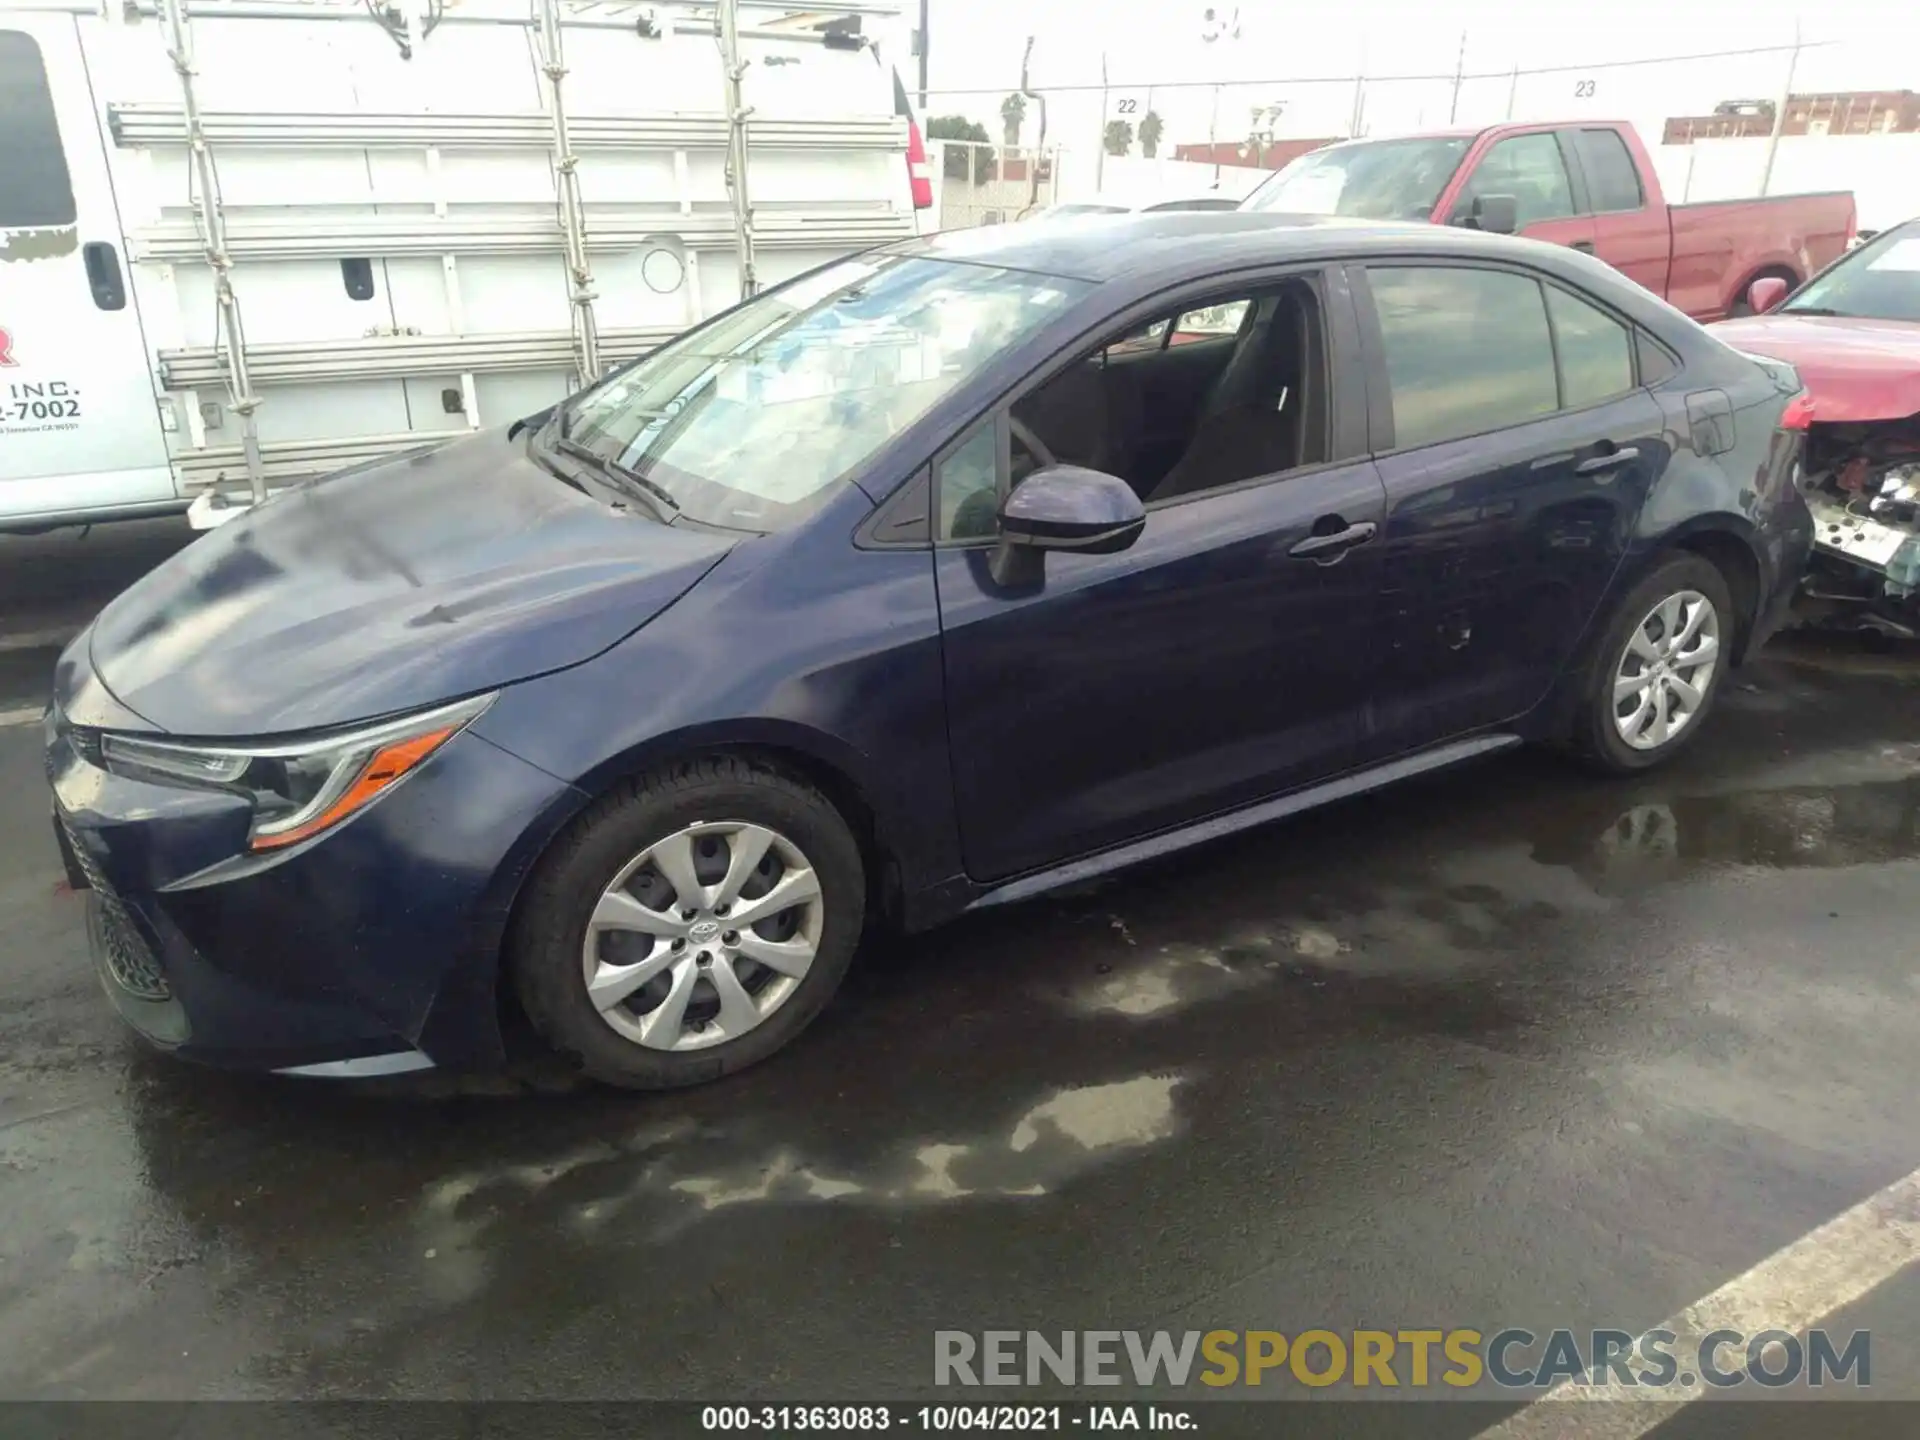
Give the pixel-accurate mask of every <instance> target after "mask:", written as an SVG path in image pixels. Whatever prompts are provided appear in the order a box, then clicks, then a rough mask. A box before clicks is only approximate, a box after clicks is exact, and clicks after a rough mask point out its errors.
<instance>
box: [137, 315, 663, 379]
mask: <svg viewBox="0 0 1920 1440" xmlns="http://www.w3.org/2000/svg"><path fill="white" fill-rule="evenodd" d="M677 333H678V332H677V331H676V330H674V329H672V328H659V329H612V330H602V331H601V332H600V335H599V340H600V360H601V363H602V364H605V365H621V364H625V363H626V362H627V361H629V360H633V359H637V358H638V357H639V356H641V355H644V354H646V352H647V351H649V350H651V349H653V347H654V346H656V345H659V344H661V343H662V342H664V341H666V340H670V339H672V338H673V336H674V335H675V334H677ZM573 343H574V342H573V337H572V336H571V335H569V334H568V333H567V332H566V331H564V330H553V331H531V332H523V333H519V334H495V335H486V334H480V335H393V336H385V335H382V336H374V337H370V338H368V339H364V340H321V341H313V342H295V343H281V344H264V345H253V346H249V347H248V350H247V360H248V363H249V365H250V367H251V369H250V373H251V375H252V377H253V381H254V383H255V384H256V385H293V384H300V383H302V382H305V381H316V382H318V381H336V380H390V379H404V378H405V377H407V376H410V375H457V374H460V373H462V372H465V373H467V374H472V375H481V374H499V373H501V372H505V371H514V370H558V369H561V368H563V367H565V366H567V365H569V364H571V363H572V361H573V358H574V349H573ZM160 375H161V379H162V380H163V381H164V382H165V384H166V387H167V389H169V390H197V389H204V388H207V387H209V386H217V385H220V384H222V383H224V382H225V379H226V371H225V370H224V369H223V368H222V366H221V362H220V352H219V350H218V349H217V348H215V347H214V346H211V345H205V346H195V347H188V348H182V349H178V350H162V351H161V352H160Z"/></svg>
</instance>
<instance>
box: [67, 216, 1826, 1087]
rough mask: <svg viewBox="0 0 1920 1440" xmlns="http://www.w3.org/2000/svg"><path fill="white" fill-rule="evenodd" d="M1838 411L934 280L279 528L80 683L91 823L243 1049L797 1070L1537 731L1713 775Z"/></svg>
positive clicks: (1309, 227) (1628, 304)
mask: <svg viewBox="0 0 1920 1440" xmlns="http://www.w3.org/2000/svg"><path fill="white" fill-rule="evenodd" d="M1806 419H1807V415H1806V406H1805V404H1804V402H1803V400H1802V399H1801V398H1800V396H1799V383H1798V380H1797V379H1796V377H1795V375H1794V373H1793V372H1792V370H1791V369H1789V368H1788V367H1786V366H1784V365H1781V364H1779V363H1777V362H1772V361H1766V360H1759V359H1755V358H1752V357H1749V356H1745V355H1742V354H1739V353H1737V352H1736V351H1734V350H1731V349H1729V348H1728V347H1727V346H1725V345H1723V344H1722V343H1720V342H1719V341H1717V340H1715V339H1714V338H1712V337H1711V336H1709V335H1708V334H1707V333H1706V332H1705V331H1703V330H1701V329H1699V328H1697V327H1696V326H1694V325H1693V324H1692V323H1691V322H1689V321H1688V320H1686V319H1685V318H1684V317H1682V316H1681V315H1680V314H1678V313H1677V312H1676V311H1674V310H1671V309H1669V308H1668V307H1667V306H1666V305H1664V304H1662V303H1661V302H1659V301H1658V300H1655V299H1654V298H1652V297H1651V296H1650V295H1648V294H1647V293H1646V292H1645V291H1643V290H1640V289H1639V288H1637V287H1636V286H1634V285H1632V284H1631V283H1629V282H1628V281H1626V280H1624V279H1623V278H1621V277H1620V276H1618V275H1616V274H1615V273H1614V272H1613V271H1612V270H1610V269H1608V268H1607V267H1606V266H1604V265H1602V264H1600V263H1599V262H1597V261H1594V260H1591V259H1589V258H1587V257H1585V256H1582V255H1579V254H1575V253H1573V252H1571V251H1568V250H1564V249H1558V248H1553V247H1548V246H1544V245H1538V244H1533V243H1529V242H1526V241H1519V240H1509V239H1502V238H1500V237H1497V236H1492V235H1483V234H1478V233H1474V232H1470V231H1464V230H1446V229H1439V228H1433V227H1425V226H1418V227H1400V226H1385V225H1369V224H1364V223H1351V222H1341V221H1332V220H1329V221H1302V220H1291V219H1287V218H1285V217H1276V216H1270V215H1260V214H1184V215H1166V216H1151V217H1124V218H1111V219H1108V218H1097V219H1088V220H1072V221H1061V222H1057V223H1056V222H1049V223H1047V224H1043V225H1021V226H1009V227H1006V228H1004V229H993V230H980V231H972V232H965V233H960V234H953V235H944V236H938V237H935V238H933V239H931V240H925V241H916V242H911V243H908V244H905V245H901V246H898V247H895V248H893V249H890V250H882V251H878V252H873V253H870V254H867V255H863V256H861V257H858V258H855V259H852V260H848V261H845V262H842V263H839V264H835V265H831V266H828V267H826V268H824V269H822V270H818V271H815V272H813V273H811V274H809V275H806V276H803V277H801V278H799V279H797V280H794V281H792V282H791V283H789V284H787V285H784V286H782V287H780V288H779V289H777V290H773V291H770V292H769V293H767V294H765V295H762V296H760V297H758V298H756V299H753V300H750V301H747V302H746V303H744V304H742V305H740V306H738V307H737V308H735V309H733V310H729V311H727V312H726V313H724V314H721V315H719V316H716V317H715V318H714V319H712V320H710V321H708V322H707V323H706V324H704V325H702V326H701V327H699V328H698V329H696V330H693V331H691V332H689V333H688V334H687V335H685V336H683V337H682V338H680V339H679V340H676V341H674V342H673V343H671V344H669V345H666V346H664V347H662V348H661V349H659V350H657V351H655V352H654V353H653V354H651V355H649V356H647V357H646V358H645V359H643V360H640V361H639V362H637V363H635V364H633V365H630V366H628V367H626V368H625V369H623V370H621V371H619V372H617V373H616V374H614V375H612V376H610V377H609V378H608V379H606V380H605V381H604V382H602V383H601V384H600V385H598V386H597V387H595V388H594V389H592V390H590V391H588V392H587V393H585V394H583V395H581V396H579V397H578V398H576V399H574V400H572V401H570V402H568V403H566V404H564V405H562V406H559V407H557V408H556V409H554V410H553V411H551V412H549V413H546V414H542V415H538V416H534V417H531V418H529V419H527V420H525V421H523V422H521V423H519V424H516V425H513V426H510V427H507V428H505V429H500V430H493V431H487V432H482V433H479V434H476V435H474V436H472V437H471V438H467V439H462V440H459V441H457V442H455V443H452V444H448V445H445V446H443V447H441V448H439V449H436V450H432V451H430V452H427V453H420V454H414V455H410V456H405V457H402V458H399V459H394V460H390V461H386V462H383V463H379V464H374V465H369V466H363V467H361V468H359V469H357V470H353V471H348V472H344V473H341V474H339V475H335V476H333V477H330V478H328V479H325V480H323V481H320V482H317V483H312V484H308V485H304V486H301V487H299V488H297V489H293V490H290V491H288V492H286V493H283V494H281V495H279V496H278V497H277V498H275V499H273V500H272V501H270V502H269V503H267V504H266V505H264V506H262V507H259V508H258V509H256V510H254V511H252V512H250V513H248V514H246V515H244V516H242V517H240V518H237V519H235V520H234V521H232V522H230V523H229V524H228V525H226V526H225V527H223V528H222V529H220V530H218V531H217V532H215V533H214V534H212V535H210V536H208V537H207V538H205V539H202V540H201V541H199V542H198V543H197V544H195V545H193V546H192V547H190V548H189V549H187V550H186V551H185V552H183V553H182V554H181V555H180V556H179V557H178V558H176V559H175V560H173V561H172V562H170V563H169V564H167V565H165V566H163V567H162V568H160V569H159V570H157V571H155V572H154V573H153V574H152V575H150V576H149V577H147V578H146V579H145V580H143V581H142V582H141V583H140V584H138V585H136V586H135V587H134V588H133V589H131V590H129V591H128V592H127V593H126V594H125V595H123V596H121V597H120V598H119V599H118V600H116V601H115V602H114V603H113V604H112V605H111V606H109V607H108V609H107V610H106V611H105V613H103V614H102V615H101V616H100V618H99V619H98V620H97V621H96V622H95V624H94V625H93V627H92V628H91V629H90V630H88V631H87V632H86V634H85V635H83V636H82V637H81V638H79V639H78V640H76V641H75V642H74V643H73V645H72V647H71V648H70V649H69V650H68V651H67V653H66V655H65V656H64V657H63V658H62V659H61V661H60V666H59V672H58V676H57V681H56V694H55V699H54V703H53V706H52V708H51V709H50V711H49V713H48V717H47V745H48V773H49V775H50V776H51V778H52V782H53V788H54V795H55V810H56V821H57V824H58V827H59V830H60V832H61V836H62V840H63V844H64V845H65V847H66V853H67V855H68V858H69V861H70V862H71V863H70V869H71V871H72V873H73V875H74V879H75V883H76V885H79V886H86V887H89V888H90V889H91V896H90V901H89V922H88V923H89V926H90V930H91V938H92V948H93V951H94V953H95V955H96V956H97V958H98V964H99V970H100V974H101V976H102V979H103V980H104V982H105V985H106V989H107V993H108V994H109V995H110V996H111V998H112V1000H113V1003H114V1004H115V1005H116V1006H117V1007H118V1008H119V1010H120V1012H121V1013H122V1014H123V1015H124V1016H125V1017H126V1018H127V1019H128V1020H129V1021H130V1022H131V1023H132V1024H133V1025H134V1026H135V1028H137V1029H138V1030H139V1031H141V1032H142V1033H143V1034H145V1035H146V1036H147V1037H149V1038H150V1039H152V1040H154V1041H156V1042H157V1043H159V1044H161V1045H163V1046H166V1047H169V1048H171V1049H174V1050H176V1051H177V1052H178V1053H180V1054H181V1055H184V1056H190V1057H192V1058H195V1059H200V1060H206V1061H212V1062H217V1063H221V1064H232V1065H241V1066H250V1067H259V1068H265V1069H273V1070H282V1071H291V1072H296V1073H309V1074H337V1075H350V1074H378V1073H387V1072H393V1071H398V1070H403V1069H411V1068H417V1067H422V1066H426V1065H443V1066H462V1067H470V1066H484V1065H487V1064H490V1063H497V1062H498V1061H499V1060H500V1058H501V1053H502V1042H501V1034H500V1025H499V1015H500V1011H501V1003H502V1001H503V999H506V1000H511V1001H514V1002H517V1003H518V1004H519V1005H520V1006H522V1007H523V1008H524V1010H525V1012H526V1013H527V1015H528V1016H529V1017H530V1018H531V1020H532V1022H533V1024H534V1026H535V1027H536V1028H537V1029H538V1030H539V1031H540V1033H541V1034H542V1035H543V1036H544V1037H545V1038H546V1040H547V1041H548V1042H550V1043H551V1044H552V1045H553V1046H554V1047H555V1048H556V1049H557V1050H559V1051H561V1052H563V1053H564V1054H566V1055H567V1056H570V1057H571V1058H572V1059H573V1060H574V1061H576V1062H577V1063H578V1064H579V1066H580V1067H581V1068H582V1069H583V1070H585V1071H586V1072H587V1073H589V1074H591V1075H594V1076H597V1077H599V1078H600V1079H602V1080H606V1081H610V1082H613V1083H615V1084H620V1085H631V1086H641V1087H660V1086H673V1085H683V1084H690V1083H693V1082H696V1081H701V1080H707V1079H711V1078H713V1077H715V1076H718V1075H722V1074H725V1073H727V1072H728V1071H731V1070H736V1069H738V1068H739V1067H741V1066H743V1065H747V1064H750V1063H752V1062H754V1061H756V1060H760V1059H763V1058H765V1057H766V1056H768V1055H770V1054H771V1053H772V1052H774V1051H775V1050H777V1049H779V1048H780V1047H781V1046H783V1045H785V1044H786V1043H787V1042H788V1041H790V1040H792V1039H793V1038H794V1036H796V1035H797V1034H798V1033H799V1032H800V1031H801V1030H802V1029H803V1028H805V1026H806V1025H807V1023H808V1021H810V1020H811V1019H812V1018H813V1017H814V1016H815V1015H816V1014H818V1013H819V1011H820V1009H821V1007H822V1006H824V1005H825V1004H826V1003H827V1001H828V1000H829V999H830V998H831V997H832V995H833V993H834V990H835V988H836V987H837V986H838V985H839V984H840V981H841V979H842V977H843V976H844V975H845V974H846V971H847V967H848V963H849V961H850V960H851V958H852V956H853V953H854V949H855V946H856V943H857V942H858V941H859V939H860V936H861V933H862V931H863V930H865V929H867V928H868V927H869V926H873V925H877V924H881V923H888V924H893V925H897V926H902V927H905V928H906V929H909V930H911V929H919V928H922V927H926V926H930V925H934V924H936V923H938V922H940V921H942V920H944V919H947V918H948V917H950V916H953V915H955V914H957V913H958V912H960V911H963V910H972V909H979V908H980V907H982V906H988V905H994V904H998V903H1001V902H1004V901H1009V900H1016V899H1020V898H1023V897H1026V896H1029V895H1033V894H1036V893H1038V892H1040V891H1043V890H1046V889H1048V888H1049V887H1052V886H1056V885H1060V884H1062V883H1065V882H1069V881H1077V880H1082V879H1085V878H1086V877H1088V876H1091V875H1095V874H1098V873H1100V872H1102V871H1107V870H1111V869H1114V868H1116V867H1118V866H1122V865H1126V864H1129V863H1131V862H1134V861H1137V860H1140V859H1142V858H1144V857H1147V856H1150V855H1156V854H1160V853H1163V852H1166V851H1169V850H1172V849H1176V848H1178V847H1180V846H1184V845H1189V844H1192V843H1194V842H1196V841H1199V840H1204V839H1210V838H1214V837H1218V836H1221V835H1225V834H1228V833H1230V832H1233V831H1235V830H1239V829H1242V828H1244V827H1246V826H1250V825H1255V824H1259V823H1261V822H1263V821H1267V820H1272V819H1274V818H1276V817H1279V816H1282V815H1286V814H1290V813H1292V812H1294V811H1298V810H1301V809H1304V808H1306V807H1308V806H1312V805H1317V804H1320V803H1322V802H1324V801H1328V800H1332V799H1335V798H1338V797H1341V796H1349V795H1354V794H1358V793H1360V792H1362V791H1366V790H1370V789H1373V788H1375V787H1378V786H1381V785H1384V784H1386V783H1388V782H1390V781H1393V780H1396V779H1399V778H1401V777H1404V776H1409V775H1413V774H1417V773H1419V772H1422V771H1427V770H1431V769H1434V768H1436V767H1438V766H1442V765H1447V764H1451V763H1454V762H1456V761H1461V760H1465V759H1467V758H1469V757H1472V756H1477V755H1484V754H1486V753H1488V752H1490V751H1496V750H1500V749H1502V748H1504V747H1507V746H1512V745H1518V744H1521V743H1523V742H1526V741H1537V742H1543V743H1550V744H1553V745H1557V746H1559V747H1562V748H1564V749H1565V750H1567V751H1569V752H1572V753H1573V754H1575V755H1577V756H1580V757H1583V758H1584V759H1585V760H1586V761H1588V762H1590V763H1592V764H1595V765H1598V766H1601V767H1603V768H1605V769H1608V770H1612V771H1621V772H1627V771H1637V770H1642V769H1645V768H1646V767H1648V766H1651V765H1655V764H1658V763H1660V762H1662V761H1664V760H1667V759H1669V758H1671V757H1672V756H1673V755H1674V754H1675V753H1677V752H1678V751H1679V750H1681V749H1682V748H1683V747H1685V746H1686V745H1688V744H1689V743H1691V742H1692V741H1694V739H1695V738H1696V737H1697V736H1698V735H1699V733H1700V731H1701V729H1702V727H1703V726H1704V725H1705V724H1706V723H1707V721H1708V718H1709V715H1710V713H1711V711H1712V708H1713V703H1714V697H1715V695H1716V694H1717V693H1718V691H1719V689H1720V687H1721V686H1722V685H1723V684H1724V683H1725V679H1726V675H1727V671H1728V668H1729V667H1730V666H1733V665H1737V664H1738V663H1740V661H1741V660H1742V659H1743V658H1744V657H1745V656H1746V655H1748V654H1749V653H1750V652H1751V651H1752V650H1753V649H1754V647H1755V646H1757V645H1758V644H1759V643H1760V642H1761V641H1762V640H1763V639H1764V638H1765V636H1766V635H1767V634H1768V632H1769V631H1770V630H1771V629H1772V628H1773V627H1774V625H1775V624H1776V623H1777V622H1778V620H1779V619H1780V617H1781V615H1782V613H1783V611H1784V608H1785V606H1786V604H1787V602H1788V600H1789V598H1790V596H1791V593H1792V591H1793V589H1794V587H1795V582H1796V579H1797V577H1798V575H1799V572H1800V569H1801V566H1802V564H1803V562H1804V560H1805V558H1806V555H1807V551H1808V548H1809V544H1810V540H1811V536H1810V525H1809V519H1808V512H1807V509H1806V506H1805V505H1804V503H1803V502H1802V499H1801V496H1800V494H1799V492H1798V490H1797V488H1796V486H1797V481H1798V463H1799V456H1800V451H1801V443H1802V440H1803V436H1804V428H1805V424H1806Z"/></svg>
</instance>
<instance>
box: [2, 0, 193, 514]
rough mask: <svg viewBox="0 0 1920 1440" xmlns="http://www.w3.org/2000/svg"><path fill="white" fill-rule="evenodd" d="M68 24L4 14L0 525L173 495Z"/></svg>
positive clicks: (115, 217)
mask: <svg viewBox="0 0 1920 1440" xmlns="http://www.w3.org/2000/svg"><path fill="white" fill-rule="evenodd" d="M78 23H79V22H78V20H77V18H76V17H74V16H72V15H55V14H23V13H14V12H6V11H0V524H4V523H6V522H7V521H8V520H17V519H21V518H31V517H38V516H54V515H61V514H68V513H74V512H81V513H93V512H97V511H103V510H109V509H112V508H113V507H116V506H128V507H138V506H140V505H142V504H151V503H153V502H156V501H166V500H170V499H171V498H172V497H173V496H174V493H175V491H174V484H173V475H172V471H171V469H170V468H169V466H168V464H167V452H166V441H165V438H164V436H163V435H162V433H161V429H160V413H159V407H158V405H157V403H156V400H155V396H154V388H153V378H152V372H151V368H150V366H149V365H148V362H147V350H146V343H145V341H144V339H143V338H142V336H141V333H140V320H139V314H138V312H137V311H136V310H135V308H134V304H133V299H132V294H131V288H130V285H129V279H128V275H127V271H126V256H125V253H124V251H123V248H122V245H121V240H120V218H119V214H118V212H117V210H116V208H115V205H114V197H113V187H112V185H111V183H110V182H109V179H108V175H107V159H106V152H105V150H104V148H103V145H102V141H101V135H100V126H99V123H98V117H97V115H96V113H95V110H94V105H93V99H92V91H91V87H90V86H89V83H88V78H87V73H86V69H85V62H84V60H83V58H82V56H81V51H80V40H79V32H78V30H77V28H76V27H77V25H78Z"/></svg>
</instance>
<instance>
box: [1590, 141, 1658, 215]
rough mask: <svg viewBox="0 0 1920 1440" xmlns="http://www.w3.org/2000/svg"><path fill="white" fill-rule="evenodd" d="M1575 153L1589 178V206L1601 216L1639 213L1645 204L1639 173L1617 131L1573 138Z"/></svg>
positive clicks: (1625, 143)
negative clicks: (1625, 211) (1615, 211)
mask: <svg viewBox="0 0 1920 1440" xmlns="http://www.w3.org/2000/svg"><path fill="white" fill-rule="evenodd" d="M1573 146H1574V152H1575V153H1576V154H1577V155H1579V157H1580V168H1581V169H1582V170H1584V171H1585V172H1586V175H1587V204H1588V207H1589V208H1590V209H1593V210H1595V211H1597V212H1599V213H1601V214H1605V213H1607V212H1608V211H1610V210H1638V209H1639V208H1640V207H1641V206H1642V205H1644V204H1646V196H1645V195H1644V194H1643V193H1642V192H1641V189H1640V172H1639V171H1637V170H1635V169H1634V168H1633V156H1631V155H1629V154H1628V153H1627V142H1626V141H1624V140H1622V139H1621V138H1620V134H1619V132H1618V131H1616V130H1581V131H1578V132H1576V133H1575V135H1574V137H1573Z"/></svg>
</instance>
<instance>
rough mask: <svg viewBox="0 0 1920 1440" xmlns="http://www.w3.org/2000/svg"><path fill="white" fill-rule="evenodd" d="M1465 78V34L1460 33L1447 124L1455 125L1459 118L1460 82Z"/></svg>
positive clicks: (1464, 32)
mask: <svg viewBox="0 0 1920 1440" xmlns="http://www.w3.org/2000/svg"><path fill="white" fill-rule="evenodd" d="M1466 77H1467V32H1466V31H1464V30H1462V31H1461V32H1460V56H1459V58H1458V59H1456V60H1455V61H1454V62H1453V104H1451V105H1449V106H1448V107H1447V123H1448V124H1449V125H1452V124H1455V123H1456V122H1457V121H1458V120H1459V118H1460V82H1461V81H1462V80H1464V79H1466Z"/></svg>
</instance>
